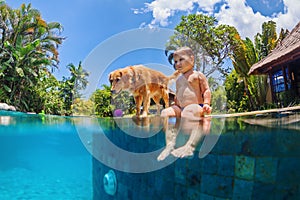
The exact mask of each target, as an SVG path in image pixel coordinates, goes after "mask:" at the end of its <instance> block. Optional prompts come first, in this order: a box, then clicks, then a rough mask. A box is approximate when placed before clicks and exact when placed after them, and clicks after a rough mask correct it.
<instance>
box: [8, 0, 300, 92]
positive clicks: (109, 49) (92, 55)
mask: <svg viewBox="0 0 300 200" xmlns="http://www.w3.org/2000/svg"><path fill="white" fill-rule="evenodd" d="M6 3H7V4H8V5H9V6H10V7H12V8H19V7H20V5H21V4H22V3H25V4H28V3H31V5H32V7H33V8H36V9H38V10H39V11H40V12H41V14H42V17H43V18H44V19H45V20H46V21H47V22H54V21H55V22H59V23H61V24H62V25H63V27H64V31H63V32H62V36H64V37H66V40H65V41H64V42H63V44H62V45H61V46H60V47H59V53H60V55H59V58H60V64H59V66H60V67H59V69H58V70H55V72H54V75H55V76H56V77H57V78H58V79H61V78H62V77H63V76H66V77H67V76H69V72H68V70H67V69H66V66H67V65H68V64H69V63H73V64H74V65H78V63H79V62H80V61H82V62H83V66H84V67H87V68H88V71H89V72H90V76H91V77H92V79H95V78H96V77H98V78H96V79H98V80H94V81H91V83H92V85H93V87H94V85H95V84H96V82H97V81H98V85H99V82H101V80H102V82H103V83H105V84H106V82H105V81H107V76H108V73H109V72H110V71H112V70H114V69H116V68H121V67H125V66H128V65H134V64H146V65H147V64H149V65H155V67H156V68H158V69H163V68H164V69H165V68H168V70H167V71H168V73H171V72H172V71H171V70H172V66H170V65H169V64H168V62H167V59H166V56H165V55H164V52H163V47H162V44H161V43H163V42H164V41H159V40H157V38H158V37H159V38H160V39H161V40H165V42H166V40H167V38H168V36H169V35H172V32H171V31H172V30H173V29H174V27H175V26H176V25H177V24H179V22H180V18H181V16H182V15H188V14H191V13H204V14H207V15H211V16H215V17H216V19H217V20H218V23H219V24H228V25H232V26H234V27H236V28H237V30H238V32H239V33H240V35H241V37H242V38H245V37H249V38H250V39H253V37H254V35H255V34H256V33H258V32H261V25H262V23H263V22H266V21H269V20H273V21H275V22H276V23H277V28H278V32H279V30H280V28H284V29H288V30H292V28H293V27H295V26H296V24H297V23H298V22H299V21H300V12H299V10H300V0H261V1H260V0H147V1H142V0H51V1H42V0H6ZM143 29H144V30H147V31H146V32H140V30H143ZM151 30H156V32H155V33H154V34H152V35H151V34H149V33H150V32H151ZM157 32H159V33H158V35H157ZM143 40H147V41H148V42H149V41H150V43H147V42H146V43H144V41H143ZM151 42H152V43H154V44H152V43H151ZM90 60H93V61H91V62H90ZM88 64H91V65H93V67H90V66H88ZM96 68H97V69H96ZM98 68H99V69H98ZM100 68H101V69H100ZM99 73H100V74H99ZM99 77H101V78H99ZM95 81H96V82H95ZM95 87H98V86H95Z"/></svg>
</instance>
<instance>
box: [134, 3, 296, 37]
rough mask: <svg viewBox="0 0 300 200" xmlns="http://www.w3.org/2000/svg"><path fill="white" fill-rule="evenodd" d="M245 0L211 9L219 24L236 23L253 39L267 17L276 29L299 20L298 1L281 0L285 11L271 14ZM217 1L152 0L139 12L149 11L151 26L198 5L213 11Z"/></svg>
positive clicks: (205, 10)
mask: <svg viewBox="0 0 300 200" xmlns="http://www.w3.org/2000/svg"><path fill="white" fill-rule="evenodd" d="M245 1H246V0H225V3H226V4H224V5H223V6H222V7H221V9H220V11H219V12H218V13H214V16H215V17H216V18H217V20H218V21H219V23H220V24H228V25H232V26H234V27H236V28H237V30H238V31H239V33H240V34H241V36H242V37H243V38H245V37H249V38H251V39H253V37H254V35H255V34H256V33H258V32H261V25H262V23H263V22H266V21H269V20H273V21H275V22H276V23H277V27H278V31H279V29H280V28H284V29H289V30H291V29H292V28H293V27H294V26H295V25H296V24H297V23H298V22H299V21H300V12H299V10H300V4H299V3H295V0H283V3H284V5H285V13H279V14H275V15H273V16H272V17H266V16H263V15H261V14H260V13H259V12H256V13H254V12H253V10H252V8H251V7H249V6H247V5H246V3H245ZM220 2H221V0H172V1H170V0H154V1H152V2H151V3H146V4H145V8H142V9H140V12H152V16H153V20H152V21H151V23H150V26H155V25H160V26H168V25H169V23H170V20H171V17H172V16H174V15H175V14H176V12H178V11H182V12H187V13H190V12H191V11H192V10H194V8H197V12H203V11H204V12H206V13H209V14H213V11H214V6H215V5H216V4H217V3H220ZM223 2H224V1H223ZM135 13H138V11H135ZM176 23H177V22H176Z"/></svg>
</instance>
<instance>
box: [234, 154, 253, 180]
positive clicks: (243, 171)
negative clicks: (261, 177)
mask: <svg viewBox="0 0 300 200" xmlns="http://www.w3.org/2000/svg"><path fill="white" fill-rule="evenodd" d="M254 167H255V159H254V158H252V157H248V156H236V157H235V176H236V177H238V178H242V179H247V180H253V177H254Z"/></svg>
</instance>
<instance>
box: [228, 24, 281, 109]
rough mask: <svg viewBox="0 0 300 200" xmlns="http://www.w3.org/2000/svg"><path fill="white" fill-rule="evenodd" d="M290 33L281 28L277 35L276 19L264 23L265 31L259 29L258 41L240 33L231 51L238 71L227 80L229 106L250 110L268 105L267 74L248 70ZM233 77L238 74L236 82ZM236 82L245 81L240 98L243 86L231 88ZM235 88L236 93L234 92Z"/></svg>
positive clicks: (256, 38)
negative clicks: (242, 90) (252, 74)
mask: <svg viewBox="0 0 300 200" xmlns="http://www.w3.org/2000/svg"><path fill="white" fill-rule="evenodd" d="M286 34H287V31H284V30H281V33H280V36H279V37H277V34H276V23H275V22H273V21H268V22H265V23H263V25H262V33H257V35H256V36H255V37H254V40H255V43H254V44H253V42H252V41H251V40H250V39H249V38H246V39H245V40H242V39H241V38H240V36H239V35H237V37H236V38H235V41H234V44H235V45H231V47H232V54H231V55H230V58H231V60H232V63H233V66H234V69H235V71H233V72H232V74H231V76H228V77H227V80H226V82H227V84H226V83H225V85H227V88H228V89H227V90H226V91H227V97H228V107H229V109H231V110H233V111H247V110H257V109H260V108H261V107H266V106H267V102H266V95H267V91H268V89H270V88H269V85H268V83H267V80H268V79H267V76H266V75H260V76H250V75H249V74H248V72H249V70H250V68H251V66H252V65H253V64H254V63H256V62H258V61H259V60H261V59H263V58H264V57H266V56H267V55H268V54H269V53H270V52H271V51H272V49H274V48H275V47H276V45H277V43H278V42H279V41H280V40H281V39H283V38H284V37H285V36H286ZM233 77H236V78H235V82H232V81H233V79H234V78H233ZM236 83H239V84H243V86H244V95H243V97H242V99H240V98H241V97H240V90H234V91H231V90H230V89H232V88H231V87H232V86H234V85H236ZM229 85H232V86H229ZM232 92H234V93H236V94H235V95H232V94H230V93H232ZM236 97H238V99H239V101H237V100H238V99H237V98H236ZM236 101H237V102H239V104H240V105H238V104H237V102H236Z"/></svg>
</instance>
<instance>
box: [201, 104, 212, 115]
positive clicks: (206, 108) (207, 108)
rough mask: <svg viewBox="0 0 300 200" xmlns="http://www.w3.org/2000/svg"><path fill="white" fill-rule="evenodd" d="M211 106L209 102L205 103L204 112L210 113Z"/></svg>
mask: <svg viewBox="0 0 300 200" xmlns="http://www.w3.org/2000/svg"><path fill="white" fill-rule="evenodd" d="M211 110H212V109H211V107H210V106H209V105H208V104H204V105H203V112H204V113H206V114H210V113H211Z"/></svg>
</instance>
